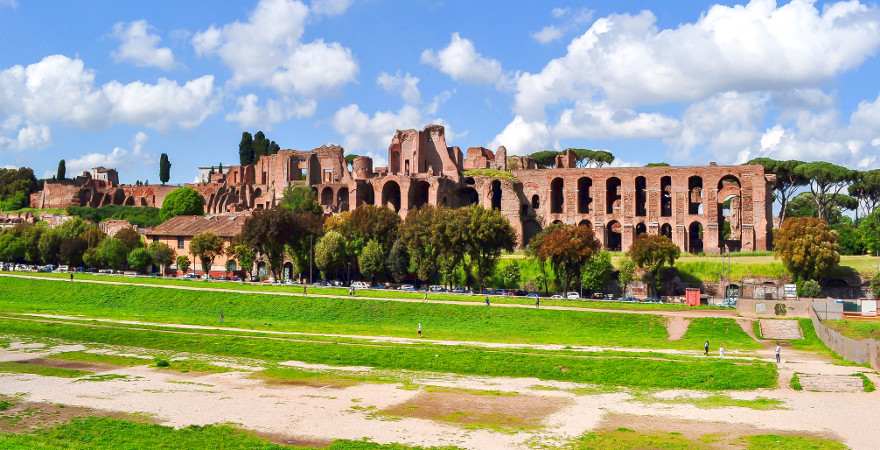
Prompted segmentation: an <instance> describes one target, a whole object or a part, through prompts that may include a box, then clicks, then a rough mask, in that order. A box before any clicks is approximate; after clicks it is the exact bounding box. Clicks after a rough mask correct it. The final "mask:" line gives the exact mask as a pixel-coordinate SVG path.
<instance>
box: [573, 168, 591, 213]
mask: <svg viewBox="0 0 880 450" xmlns="http://www.w3.org/2000/svg"><path fill="white" fill-rule="evenodd" d="M592 186H593V180H591V179H590V178H589V177H581V178H578V186H577V188H578V213H579V214H587V213H589V212H590V203H591V202H592V201H593V199H592V198H590V188H591V187H592Z"/></svg>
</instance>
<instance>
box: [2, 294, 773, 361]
mask: <svg viewBox="0 0 880 450" xmlns="http://www.w3.org/2000/svg"><path fill="white" fill-rule="evenodd" d="M0 291H2V292H3V293H4V295H2V296H0V311H5V312H20V313H51V314H70V315H83V316H87V317H103V318H112V319H126V320H147V321H154V322H165V323H186V324H196V325H212V326H217V325H223V326H229V327H239V328H247V329H256V330H279V331H300V332H310V333H334V334H354V335H374V336H396V337H415V336H416V333H415V331H416V327H417V325H418V324H419V323H421V324H422V327H423V330H424V336H425V337H427V338H431V339H449V340H476V341H488V342H507V343H530V344H550V343H552V344H567V345H597V346H607V347H612V346H613V347H618V346H619V347H639V348H687V349H697V348H700V346H701V345H702V342H703V340H705V339H710V342H713V345H716V344H715V343H717V345H724V346H725V347H726V348H728V349H731V350H734V349H738V350H751V349H757V348H759V344H758V343H757V342H755V341H754V340H752V339H751V338H750V337H749V336H748V335H746V334H745V333H744V332H743V331H742V330H741V329H739V327H738V326H737V325H736V323H735V322H734V321H733V320H732V319H695V320H693V321H692V323H691V325H690V329H689V330H688V333H687V334H686V335H685V336H684V337H683V339H681V340H678V341H669V340H668V339H667V337H668V335H667V332H666V325H665V318H663V317H658V316H652V315H634V314H616V313H601V312H582V311H553V310H534V309H520V308H492V307H474V306H460V305H446V304H423V303H402V302H392V301H386V302H383V301H357V300H352V299H330V298H317V299H316V298H307V297H279V296H272V295H254V294H235V293H225V292H209V291H187V290H174V289H159V288H151V287H141V286H113V285H98V284H87V283H61V282H57V281H42V280H25V279H17V278H7V277H0ZM221 313H222V315H223V318H224V320H223V322H222V324H221V322H220V315H221Z"/></svg>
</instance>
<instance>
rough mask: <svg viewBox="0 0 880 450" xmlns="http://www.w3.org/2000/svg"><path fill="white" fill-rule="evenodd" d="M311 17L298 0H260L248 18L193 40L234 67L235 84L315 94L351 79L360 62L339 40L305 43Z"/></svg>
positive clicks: (200, 51)
mask: <svg viewBox="0 0 880 450" xmlns="http://www.w3.org/2000/svg"><path fill="white" fill-rule="evenodd" d="M319 3H321V2H319ZM324 3H326V5H325V6H327V5H329V4H331V3H334V2H324ZM317 6H318V5H316V4H313V7H317ZM325 6H322V8H323V7H325ZM308 17H309V7H308V6H306V5H305V4H303V3H302V2H300V1H297V0H261V1H260V3H259V4H257V6H256V8H255V9H254V10H253V12H251V15H250V17H248V19H247V21H245V22H239V21H235V22H232V23H229V24H226V25H223V26H221V27H217V26H213V25H212V26H211V27H209V28H207V29H205V30H203V31H200V32H198V33H196V34H195V35H193V37H192V39H191V42H192V45H193V48H194V49H195V51H196V53H197V54H199V55H203V56H207V55H216V56H218V57H219V58H220V59H221V60H222V61H223V63H224V64H226V66H227V67H229V69H230V70H232V80H231V82H232V83H233V84H234V85H243V84H259V85H264V86H268V87H272V88H274V89H275V90H277V91H278V92H280V93H282V94H285V95H291V94H297V95H302V96H310V97H314V96H318V95H320V94H322V93H325V92H327V91H330V90H333V89H336V88H338V87H340V86H342V85H344V84H346V83H349V82H351V81H353V80H354V79H355V76H356V75H357V71H358V66H357V62H356V61H355V60H354V57H353V56H352V54H351V50H349V49H348V48H345V47H343V46H342V45H340V44H339V43H336V42H330V43H327V42H324V41H323V40H322V39H316V40H314V41H312V42H307V43H303V42H302V41H301V38H302V35H303V32H304V31H305V24H306V20H307V19H308Z"/></svg>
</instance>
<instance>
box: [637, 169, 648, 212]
mask: <svg viewBox="0 0 880 450" xmlns="http://www.w3.org/2000/svg"><path fill="white" fill-rule="evenodd" d="M635 188H636V216H638V217H644V216H646V215H648V209H647V203H648V182H647V180H646V179H645V177H642V176H638V177H636V185H635Z"/></svg>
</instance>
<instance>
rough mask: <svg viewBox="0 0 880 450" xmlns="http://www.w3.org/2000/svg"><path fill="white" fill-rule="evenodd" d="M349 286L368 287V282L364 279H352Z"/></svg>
mask: <svg viewBox="0 0 880 450" xmlns="http://www.w3.org/2000/svg"><path fill="white" fill-rule="evenodd" d="M351 287H353V288H355V289H369V288H370V283H367V282H366V281H353V282H352V283H351Z"/></svg>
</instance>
